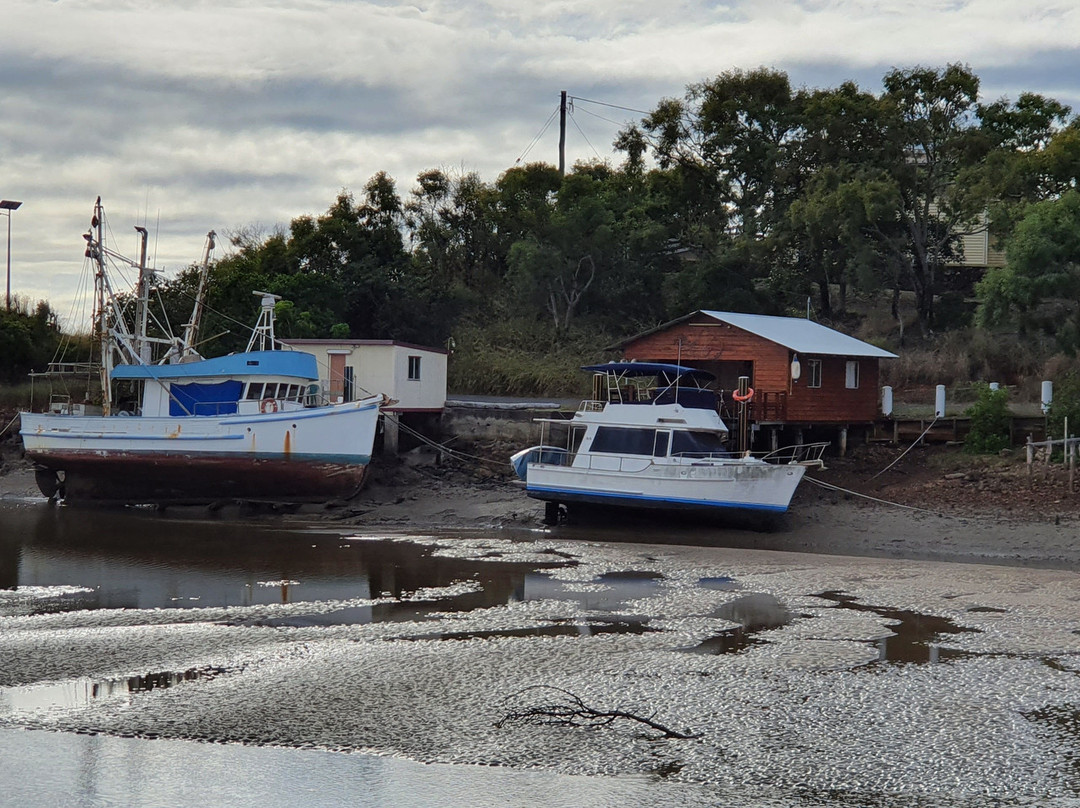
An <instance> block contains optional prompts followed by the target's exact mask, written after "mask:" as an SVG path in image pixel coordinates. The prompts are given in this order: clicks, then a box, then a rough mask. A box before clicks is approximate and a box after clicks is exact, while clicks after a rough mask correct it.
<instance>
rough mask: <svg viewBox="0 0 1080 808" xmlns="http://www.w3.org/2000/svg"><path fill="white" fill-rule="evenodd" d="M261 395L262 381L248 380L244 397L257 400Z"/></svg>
mask: <svg viewBox="0 0 1080 808" xmlns="http://www.w3.org/2000/svg"><path fill="white" fill-rule="evenodd" d="M262 397H263V383H262V382H249V383H248V388H247V395H246V396H244V398H246V399H249V400H258V399H260V398H262Z"/></svg>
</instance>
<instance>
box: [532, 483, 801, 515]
mask: <svg viewBox="0 0 1080 808" xmlns="http://www.w3.org/2000/svg"><path fill="white" fill-rule="evenodd" d="M525 493H526V494H527V495H528V496H530V497H532V498H533V499H542V500H548V501H552V502H583V503H590V504H593V505H623V506H626V507H629V508H677V509H679V510H701V511H716V510H725V509H739V510H747V511H767V512H769V513H786V512H787V506H786V505H761V504H757V503H749V502H721V501H706V500H700V499H679V498H678V497H646V496H641V495H639V494H614V493H611V494H609V493H604V492H600V491H578V490H574V491H571V490H567V489H565V488H541V487H533V486H530V487H527V488H526V489H525Z"/></svg>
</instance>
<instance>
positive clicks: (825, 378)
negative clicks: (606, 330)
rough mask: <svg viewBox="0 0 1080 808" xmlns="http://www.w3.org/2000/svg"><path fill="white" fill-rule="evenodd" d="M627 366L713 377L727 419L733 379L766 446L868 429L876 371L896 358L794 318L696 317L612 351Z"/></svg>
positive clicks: (875, 402) (876, 408)
mask: <svg viewBox="0 0 1080 808" xmlns="http://www.w3.org/2000/svg"><path fill="white" fill-rule="evenodd" d="M615 347H617V348H619V349H621V350H622V353H623V355H624V357H625V358H626V359H631V360H638V361H648V362H677V363H680V364H683V365H687V366H690V367H695V368H701V369H702V370H707V371H709V372H710V373H713V374H714V375H715V376H716V379H717V380H716V382H715V387H716V388H717V390H719V391H720V392H721V393H722V394H723V395H722V400H723V402H724V403H723V409H722V412H721V414H722V416H724V417H725V418H726V419H730V418H732V417H733V414H734V412H735V402H734V401H733V399H732V397H731V393H732V392H733V391H735V390H737V389H738V383H739V377H740V376H746V377H748V378H749V384H750V387H751V388H753V391H754V395H753V397H752V399H751V400H750V415H749V417H750V422H751V424H752V425H753V426H752V428H753V429H754V430H755V431H756V430H759V429H761V428H768V429H769V432H770V433H771V442H772V443H775V442H776V440H777V433H778V432H780V431H785V430H790V431H793V432H794V433H796V434H795V435H794V437H795V438H796V439H799V440H801V439H802V438H803V432H804V430H814V431H817V432H823V431H824V432H827V433H831V434H835V433H839V435H840V437H841V446H842V447H843V445H844V444H846V440H847V428H848V427H849V426H853V425H865V426H869V425H871V424H872V423H873V422H874V421H875V419H876V418H878V416H879V413H880V397H879V394H878V391H879V363H880V362H881V360H882V359H895V358H896V354H893V353H890V352H889V351H886V350H883V349H881V348H878V347H877V346H874V345H870V344H869V343H866V342H863V341H861V340H858V339H855V338H854V337H851V336H848V335H847V334H844V333H841V332H840V331H836V330H834V329H832V328H828V327H826V326H823V325H821V324H820V323H815V322H813V321H812V320H806V319H802V318H797V317H774V316H769V315H763V314H741V313H737V312H728V311H707V310H701V311H696V312H693V313H692V314H688V315H686V316H685V317H681V318H679V319H677V320H672V321H671V322H668V323H663V324H662V325H659V326H657V327H656V328H653V329H651V330H649V331H645V332H644V333H641V334H638V335H636V336H634V337H630V338H629V339H627V340H624V341H623V342H621V343H619V344H618V345H617V346H615Z"/></svg>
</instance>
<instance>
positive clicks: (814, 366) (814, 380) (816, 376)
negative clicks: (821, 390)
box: [806, 359, 821, 387]
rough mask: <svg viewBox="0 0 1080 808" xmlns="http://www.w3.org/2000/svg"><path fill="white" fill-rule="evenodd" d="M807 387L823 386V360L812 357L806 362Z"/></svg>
mask: <svg viewBox="0 0 1080 808" xmlns="http://www.w3.org/2000/svg"><path fill="white" fill-rule="evenodd" d="M806 377H807V382H806V386H807V387H821V360H820V359H810V360H808V361H807V363H806Z"/></svg>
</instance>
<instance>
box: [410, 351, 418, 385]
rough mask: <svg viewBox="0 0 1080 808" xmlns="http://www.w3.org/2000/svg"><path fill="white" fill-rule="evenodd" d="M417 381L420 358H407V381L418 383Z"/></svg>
mask: <svg viewBox="0 0 1080 808" xmlns="http://www.w3.org/2000/svg"><path fill="white" fill-rule="evenodd" d="M419 380H420V357H419V356H410V357H409V381H419Z"/></svg>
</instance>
